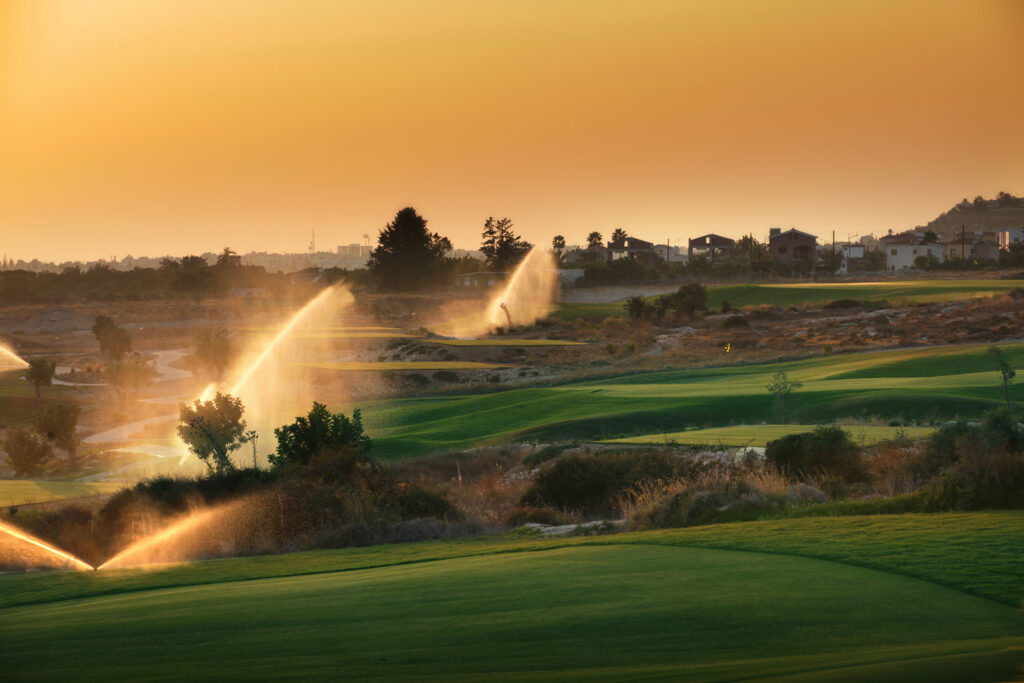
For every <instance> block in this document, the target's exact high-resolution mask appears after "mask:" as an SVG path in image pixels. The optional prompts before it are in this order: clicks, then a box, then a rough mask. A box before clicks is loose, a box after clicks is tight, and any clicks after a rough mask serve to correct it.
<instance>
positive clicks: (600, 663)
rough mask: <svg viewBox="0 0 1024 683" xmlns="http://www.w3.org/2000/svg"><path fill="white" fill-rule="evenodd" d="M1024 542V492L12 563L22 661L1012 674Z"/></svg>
mask: <svg viewBox="0 0 1024 683" xmlns="http://www.w3.org/2000/svg"><path fill="white" fill-rule="evenodd" d="M1022 549H1024V516H1022V515H1021V514H1020V513H971V514H941V515H905V516H900V517H869V518H839V519H807V520H784V521H777V522H757V523H745V524H731V525H719V526H715V527H704V528H698V529H685V530H667V531H658V532H645V533H633V534H619V535H615V536H605V537H586V538H569V539H549V540H542V539H533V538H527V539H520V540H516V539H496V538H489V539H480V540H470V541H446V542H432V543H420V544H414V545H407V546H381V547H374V548H363V549H351V550H345V551H320V552H311V553H298V554H293V555H283V556H273V557H257V558H242V559H235V560H219V561H212V562H205V563H197V564H193V565H183V566H175V567H168V568H163V569H155V570H151V571H118V572H110V573H107V572H99V573H64V574H48V575H22V576H6V577H0V604H6V605H7V606H6V607H4V608H3V609H0V628H2V629H3V632H4V634H5V636H4V655H3V659H4V671H5V675H7V676H11V677H12V678H14V679H19V680H20V679H23V678H28V677H31V678H33V679H40V680H52V679H57V678H62V679H67V678H68V677H69V676H73V677H74V678H75V680H109V679H110V678H111V677H116V678H120V679H124V678H139V677H146V678H151V679H163V678H175V679H177V680H181V679H183V678H184V679H189V680H198V679H207V680H214V679H218V680H222V679H225V678H250V677H260V678H281V677H294V678H309V677H317V678H323V677H330V678H338V677H349V678H357V677H377V678H388V679H392V680H395V679H407V678H411V677H422V678H427V679H445V680H453V679H456V680H457V679H459V678H465V679H472V680H479V679H481V678H491V679H501V680H509V679H545V680H551V679H555V680H557V679H580V678H585V679H588V680H591V679H593V680H600V679H622V678H631V679H636V678H641V677H642V678H645V680H650V679H654V680H661V679H679V678H681V677H683V678H687V679H688V680H689V679H692V680H733V679H736V678H739V677H742V678H745V679H759V678H763V677H768V676H772V675H776V676H784V677H786V678H787V680H789V679H791V678H792V677H794V676H797V675H799V676H802V677H803V678H801V680H814V681H818V680H821V681H825V680H830V681H831V680H864V679H865V677H867V678H868V679H871V680H908V679H917V680H973V679H977V678H979V677H982V676H997V677H998V676H1001V677H1002V678H995V680H1005V679H1009V678H1010V676H1011V675H1012V674H1013V673H1014V672H1015V671H1016V669H1015V668H1014V667H1017V666H1019V665H1020V651H1019V647H1020V645H1021V644H1022V634H1024V615H1022V613H1021V611H1020V610H1019V609H1015V607H1012V606H1010V605H1014V606H1017V605H1020V602H1021V599H1022V597H1024V594H1022V593H1024V589H1022V586H1024V569H1022V567H1024V561H1022V560H1024V557H1022ZM737 551H741V552H737ZM822 560H827V561H822ZM275 577H276V578H275ZM89 596H93V597H89ZM19 600H20V601H21V602H22V603H23V604H22V605H21V606H14V604H15V602H17V601H19ZM25 603H31V604H25ZM1000 603H1005V604H1000ZM1010 648H1018V650H1017V651H1016V652H1013V651H1011V650H1010Z"/></svg>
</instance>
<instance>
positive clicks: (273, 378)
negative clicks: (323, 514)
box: [175, 286, 354, 463]
mask: <svg viewBox="0 0 1024 683" xmlns="http://www.w3.org/2000/svg"><path fill="white" fill-rule="evenodd" d="M353 302H354V299H353V297H352V295H351V293H350V292H349V291H348V290H347V289H346V288H344V287H340V286H333V287H328V288H327V289H325V290H324V291H322V292H320V294H318V295H317V296H316V297H314V298H313V299H311V300H310V301H309V302H308V303H306V305H304V306H303V307H302V308H301V309H300V310H298V311H297V312H296V313H294V314H293V315H292V316H291V317H289V318H288V320H287V321H285V323H284V324H283V325H282V326H281V327H280V328H279V329H277V331H276V333H275V334H274V336H273V337H271V338H269V339H266V338H264V340H263V341H260V340H257V341H255V342H254V343H250V347H251V349H250V350H249V352H248V353H243V355H242V356H241V358H240V360H239V362H238V363H236V364H235V368H234V369H233V372H231V373H230V374H229V379H228V381H227V382H225V383H223V384H222V385H217V384H210V385H208V386H207V387H206V388H205V389H204V390H203V392H202V393H201V394H200V396H199V399H200V400H202V401H208V400H210V399H211V398H213V396H214V395H215V394H216V392H218V391H221V392H224V393H227V394H230V395H232V396H235V397H237V398H240V399H241V400H242V403H243V405H244V406H245V419H246V422H247V423H248V429H254V430H255V431H257V432H258V433H259V434H260V435H261V436H263V437H267V436H270V437H272V436H273V429H274V427H278V426H280V425H281V424H284V423H285V422H290V421H291V420H293V419H295V416H296V415H299V414H304V413H306V412H308V411H309V409H310V407H312V404H313V401H314V400H321V401H323V400H324V397H323V396H321V395H319V393H318V390H319V387H318V386H317V382H318V381H319V380H322V376H321V377H320V378H319V379H318V378H316V377H314V376H313V374H312V373H313V372H315V371H314V370H312V369H311V368H308V367H303V366H302V363H304V362H316V361H324V360H327V359H329V358H331V357H333V356H335V355H337V353H336V351H337V349H336V345H337V344H338V343H339V340H340V337H339V338H338V339H336V338H334V335H330V334H324V335H317V336H315V337H313V338H310V337H309V336H308V335H304V334H303V333H304V332H306V331H307V330H310V329H329V328H332V327H338V325H339V321H340V319H341V317H342V316H343V314H344V313H345V312H346V310H347V309H348V308H349V307H350V306H351V304H352V303H353ZM345 343H347V342H345ZM175 440H176V442H177V443H178V444H179V445H180V447H181V448H182V452H183V453H186V454H187V450H185V445H184V443H182V442H181V441H180V439H177V438H176V439H175ZM262 443H264V444H267V445H271V444H270V442H269V441H267V440H264V441H263V442H262ZM245 450H247V449H245ZM235 458H236V460H238V461H239V462H242V461H243V459H244V461H245V462H249V458H248V457H246V456H242V455H241V453H240V452H236V454H235ZM188 461H189V459H188V458H187V457H184V458H183V460H182V462H183V463H184V462H188Z"/></svg>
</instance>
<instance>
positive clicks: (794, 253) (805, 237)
mask: <svg viewBox="0 0 1024 683" xmlns="http://www.w3.org/2000/svg"><path fill="white" fill-rule="evenodd" d="M768 249H769V251H770V252H771V255H772V259H773V260H775V261H777V262H779V263H783V264H785V265H787V266H793V265H796V264H799V263H810V264H814V262H815V260H816V259H817V255H818V252H817V249H818V238H817V237H816V236H814V235H811V234H810V233H806V232H804V231H802V230H797V229H796V228H790V229H789V230H786V231H785V232H783V231H782V229H781V228H772V229H771V231H770V232H769V235H768Z"/></svg>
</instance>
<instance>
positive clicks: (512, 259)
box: [480, 217, 533, 271]
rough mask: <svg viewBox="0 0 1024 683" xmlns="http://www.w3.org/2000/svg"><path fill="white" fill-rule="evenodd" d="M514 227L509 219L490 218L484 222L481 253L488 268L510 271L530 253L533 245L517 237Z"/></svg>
mask: <svg viewBox="0 0 1024 683" xmlns="http://www.w3.org/2000/svg"><path fill="white" fill-rule="evenodd" d="M513 227H514V226H513V224H512V221H511V219H508V218H498V219H495V218H493V217H488V218H487V220H486V221H484V231H483V235H482V238H483V239H482V241H481V242H480V251H481V253H483V255H484V263H486V264H487V267H488V268H491V269H493V270H499V271H504V270H510V269H511V268H512V267H513V266H515V265H516V264H517V263H519V261H520V260H522V258H523V257H524V256H526V253H527V252H528V251H530V248H531V247H532V246H533V245H532V244H530V243H529V242H526V241H525V240H523V239H522V238H521V237H520V236H519V235H517V234H516V233H515V231H514V230H513V229H512V228H513Z"/></svg>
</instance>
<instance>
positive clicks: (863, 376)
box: [360, 344, 1024, 458]
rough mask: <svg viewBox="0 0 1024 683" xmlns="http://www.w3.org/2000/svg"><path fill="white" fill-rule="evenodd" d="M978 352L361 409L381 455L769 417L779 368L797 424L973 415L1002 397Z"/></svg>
mask: <svg viewBox="0 0 1024 683" xmlns="http://www.w3.org/2000/svg"><path fill="white" fill-rule="evenodd" d="M1001 348H1002V349H1003V353H1004V355H1005V357H1006V359H1007V361H1008V362H1009V363H1010V364H1011V365H1013V366H1014V367H1017V368H1020V367H1024V344H1007V345H1003V346H1002V347H1001ZM986 349H987V346H985V345H967V346H960V347H934V348H918V349H902V350H895V351H882V352H868V353H857V354H843V355H835V356H824V357H816V358H810V359H805V360H799V361H790V362H786V363H778V364H775V363H771V364H755V365H735V366H727V367H717V368H698V369H687V370H665V371H659V372H648V373H635V374H630V375H620V376H615V377H609V378H604V379H597V380H590V381H581V382H574V383H567V384H560V385H555V386H549V387H529V388H523V389H512V390H505V391H498V392H493V393H486V394H469V395H454V396H443V397H438V396H431V397H426V398H409V399H395V400H389V401H380V402H376V403H370V404H368V405H363V406H360V407H362V408H363V409H364V419H365V420H366V424H367V427H368V429H369V430H370V432H371V434H372V435H373V438H374V452H375V454H377V456H378V457H382V458H401V457H409V456H415V455H422V454H424V453H429V452H432V451H439V450H449V449H459V448H466V447H469V446H473V445H480V444H487V443H501V442H508V441H511V440H515V439H532V440H546V439H610V438H622V437H626V436H631V435H651V434H656V435H658V434H664V433H667V432H679V431H684V430H686V429H692V428H694V427H726V426H730V425H735V424H736V423H739V422H753V421H755V420H756V421H761V420H763V421H772V420H773V397H772V396H771V394H769V393H768V391H767V390H766V389H765V385H767V384H768V382H769V381H770V379H771V376H772V375H773V373H774V372H775V371H776V370H777V369H780V368H781V369H784V370H785V371H786V372H787V373H788V374H789V378H790V379H791V380H795V381H799V382H802V383H803V387H802V388H801V389H800V390H799V391H798V392H797V393H796V394H794V395H793V396H792V397H791V399H790V401H789V404H788V406H787V412H788V413H789V414H790V415H791V416H792V417H793V419H794V420H798V421H800V422H801V423H802V424H813V423H817V422H828V421H832V420H835V419H838V418H857V419H862V418H865V417H881V418H883V419H886V420H888V419H889V418H898V419H901V420H907V419H910V420H918V419H920V420H927V421H930V420H947V419H950V418H952V417H955V416H957V415H961V416H970V417H976V416H978V415H980V414H981V413H982V412H983V411H985V410H987V409H989V408H992V407H995V406H997V405H999V403H1000V402H1001V401H1002V400H1003V395H1002V387H1001V383H1000V376H999V374H998V373H997V372H996V370H995V367H994V366H993V365H992V362H991V359H990V358H988V356H987V352H986ZM986 367H987V368H989V369H987V370H986V369H985V368H986ZM1011 395H1012V396H1014V397H1015V398H1016V400H1021V399H1024V388H1022V387H1021V386H1020V385H1012V386H1011Z"/></svg>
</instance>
